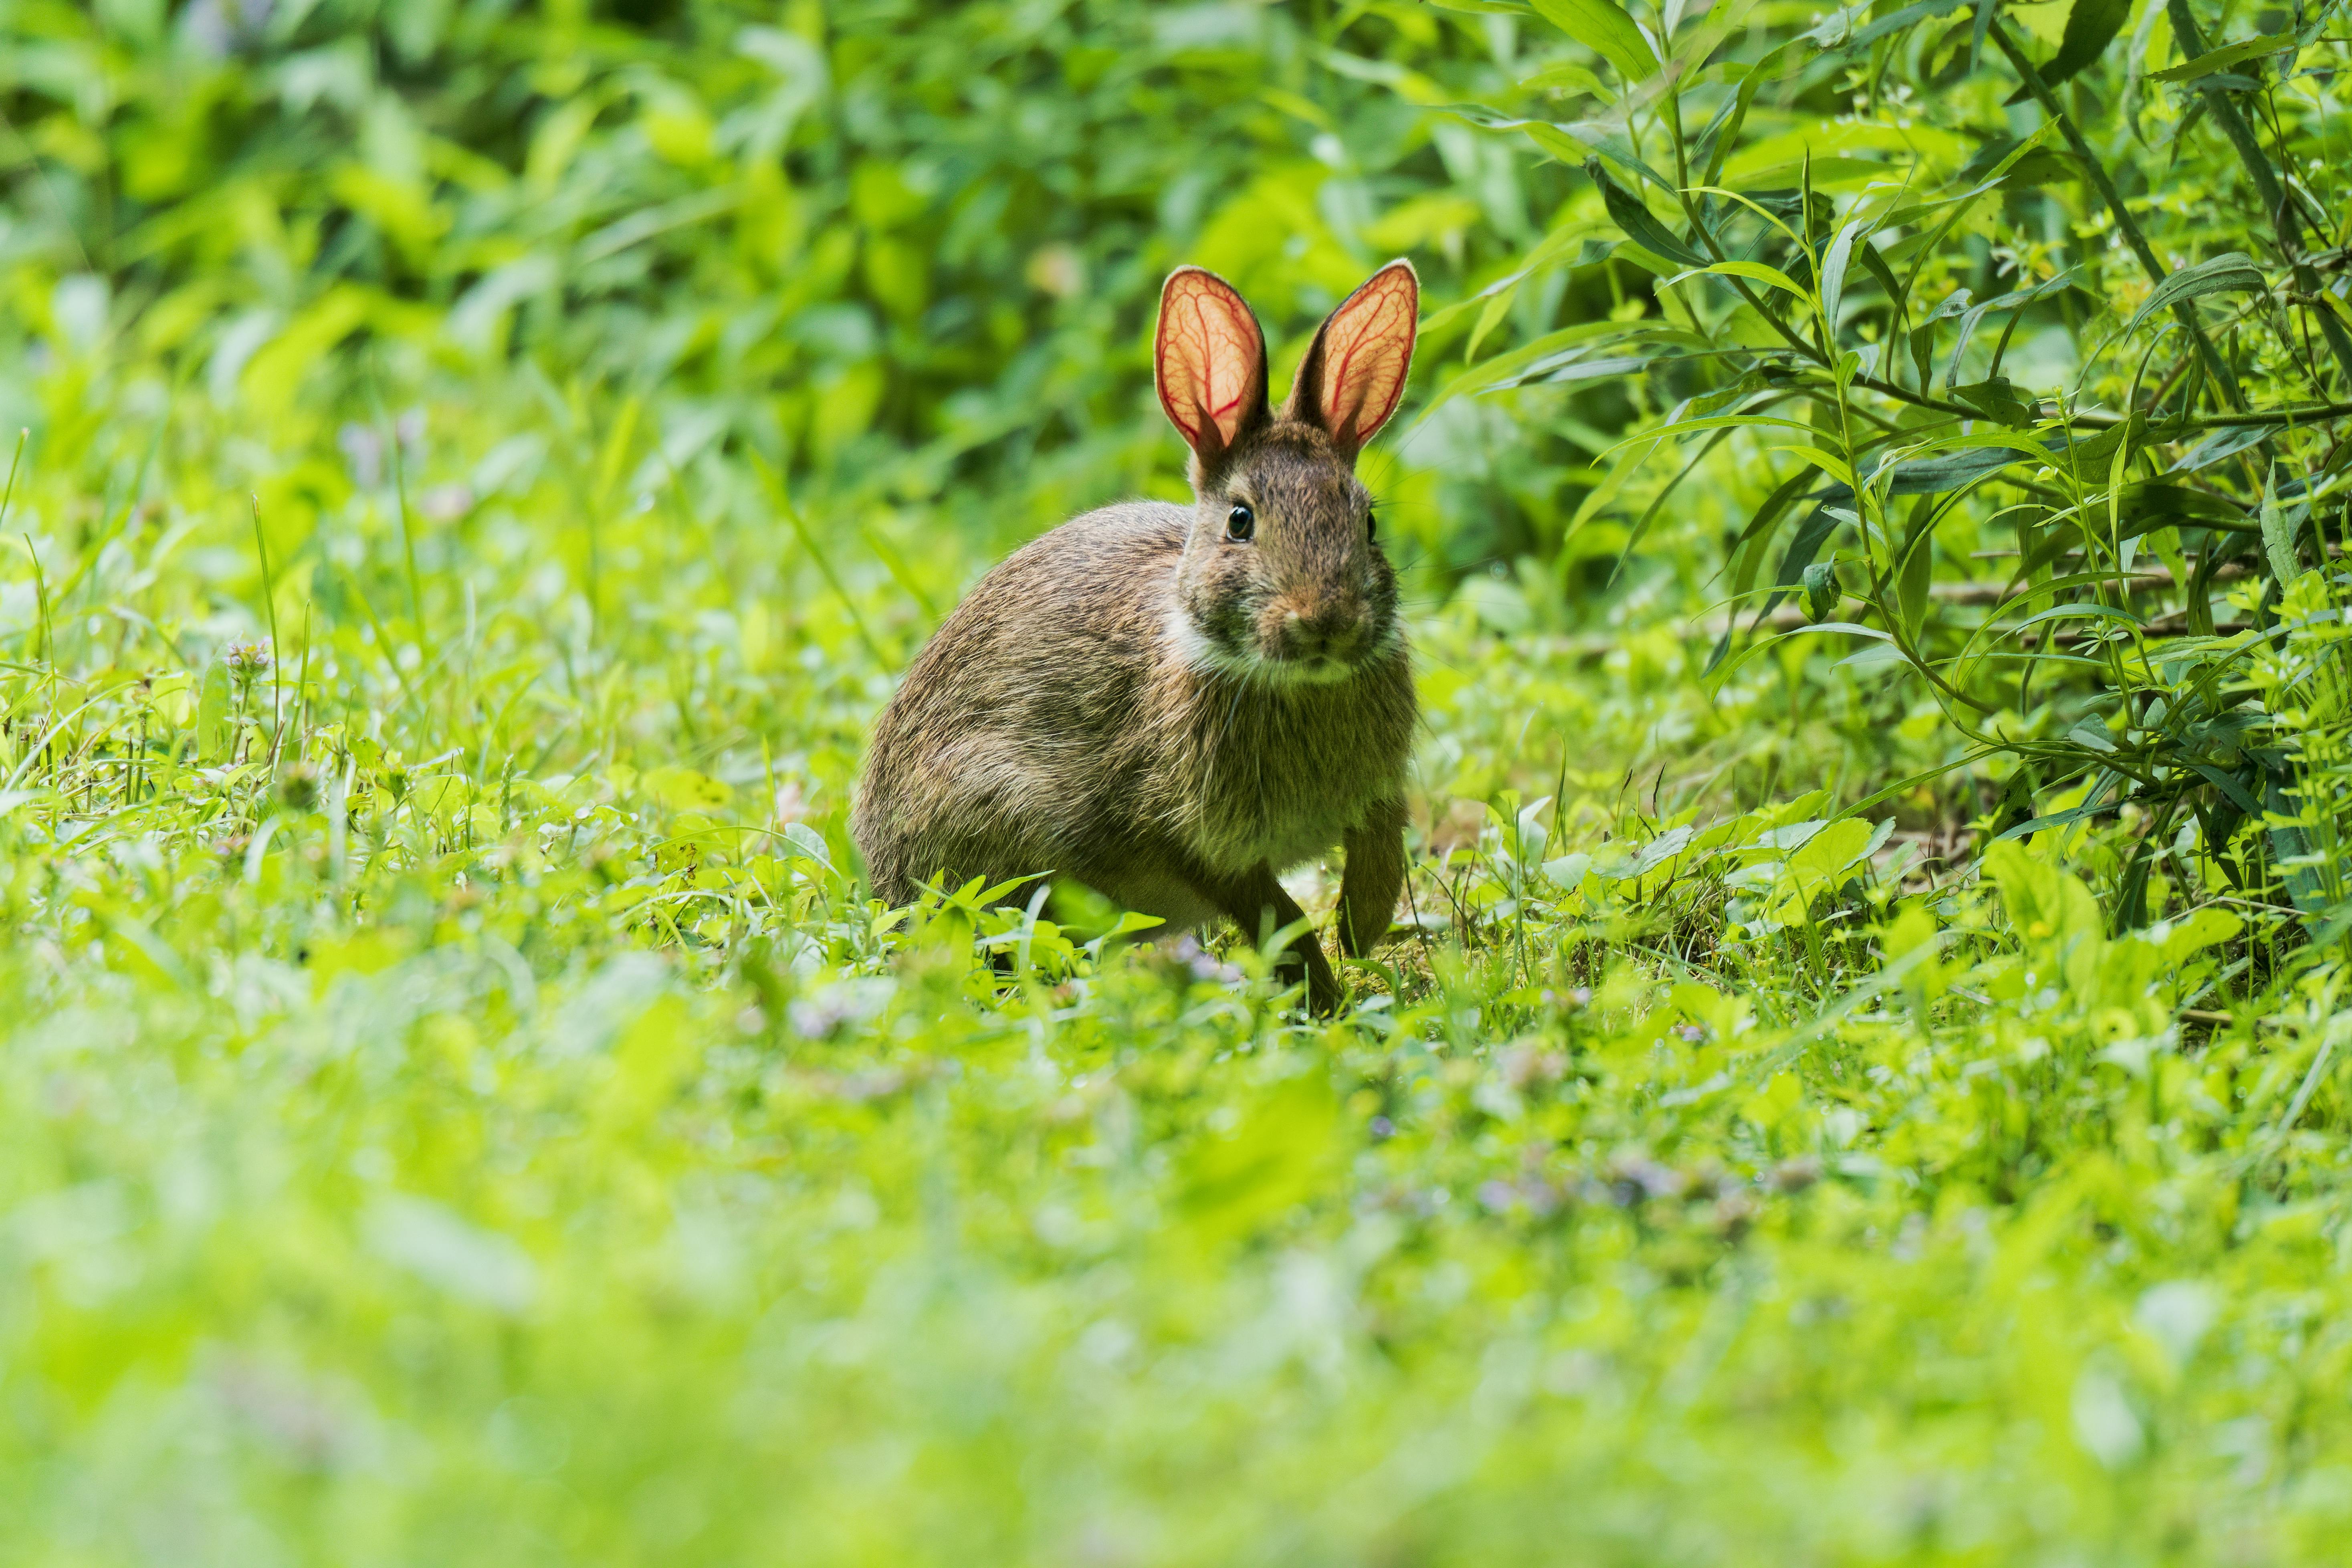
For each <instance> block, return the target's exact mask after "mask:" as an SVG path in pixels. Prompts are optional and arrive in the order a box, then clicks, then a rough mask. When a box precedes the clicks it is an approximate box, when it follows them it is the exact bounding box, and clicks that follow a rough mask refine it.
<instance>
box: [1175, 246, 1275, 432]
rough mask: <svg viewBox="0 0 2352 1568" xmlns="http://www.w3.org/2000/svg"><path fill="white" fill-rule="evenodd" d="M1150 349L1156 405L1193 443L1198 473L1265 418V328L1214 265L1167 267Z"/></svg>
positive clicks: (1265, 421)
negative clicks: (1156, 386) (1259, 326)
mask: <svg viewBox="0 0 2352 1568" xmlns="http://www.w3.org/2000/svg"><path fill="white" fill-rule="evenodd" d="M1151 352H1152V362H1153V371H1154V374H1156V375H1157V376H1158V378H1159V382H1160V407H1162V408H1165V409H1166V410H1167V411H1168V418H1169V421H1170V422H1171V424H1173V425H1174V426H1176V428H1177V429H1178V430H1180V431H1181V432H1182V433H1183V437H1184V439H1185V440H1186V441H1187V442H1189V443H1190V444H1191V445H1192V452H1193V455H1194V457H1195V458H1197V459H1198V463H1199V467H1198V468H1197V469H1196V476H1197V477H1202V478H1205V477H1206V476H1207V475H1209V474H1210V473H1212V472H1213V471H1214V470H1215V468H1216V467H1217V465H1218V463H1219V462H1220V460H1221V459H1223V457H1224V455H1225V453H1226V452H1227V451H1229V450H1230V449H1231V448H1232V447H1233V446H1234V442H1236V441H1238V440H1239V439H1240V438H1241V437H1243V436H1244V434H1246V433H1247V432H1249V431H1252V430H1255V429H1256V428H1258V427H1259V426H1263V425H1265V424H1266V423H1267V422H1268V420H1269V419H1271V418H1272V415H1270V414H1269V413H1268V412H1267V409H1266V404H1265V334H1264V333H1262V332H1260V331H1258V329H1257V318H1256V317H1255V316H1254V315H1252V314H1251V313H1250V308H1249V306H1248V305H1246V304H1244V302H1243V300H1242V297H1241V296H1240V295H1239V294H1238V293H1236V292H1234V286H1233V285H1232V284H1230V283H1228V282H1226V281H1225V280H1224V279H1222V278H1220V277H1218V276H1217V275H1216V274H1215V273H1213V272H1204V271H1202V269H1201V268H1197V267H1180V268H1177V269H1176V270H1175V271H1173V272H1171V273H1170V274H1169V275H1168V282H1167V284H1166V285H1165V286H1164V287H1163V288H1161V289H1160V331H1159V333H1158V335H1157V336H1156V338H1155V339H1154V340H1153V342H1152V351H1151Z"/></svg>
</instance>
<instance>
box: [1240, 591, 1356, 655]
mask: <svg viewBox="0 0 2352 1568" xmlns="http://www.w3.org/2000/svg"><path fill="white" fill-rule="evenodd" d="M1371 640H1372V638H1371V617H1370V616H1368V615H1367V614H1366V613H1365V610H1364V604H1363V601H1362V600H1361V599H1359V598H1357V597H1356V596H1355V595H1352V594H1350V595H1335V596H1333V597H1330V598H1309V597H1307V596H1305V595H1295V594H1286V595H1281V596H1279V597H1277V598H1276V599H1275V600H1274V602H1273V603H1272V604H1270V605H1267V606H1266V608H1265V613H1264V614H1263V615H1262V616H1260V617H1259V621H1258V644H1259V647H1262V648H1263V649H1265V656H1266V657H1267V658H1271V659H1275V660H1277V661H1279V662H1280V663H1283V664H1286V665H1292V666H1295V667H1297V668H1299V669H1300V670H1301V671H1302V672H1305V671H1308V670H1314V671H1321V670H1327V669H1328V670H1330V671H1332V672H1333V673H1337V672H1338V671H1339V670H1341V669H1345V668H1351V667H1353V666H1354V665H1355V664H1356V663H1357V662H1358V661H1360V659H1361V658H1363V656H1364V654H1365V653H1366V652H1367V651H1368V650H1369V649H1370V646H1371Z"/></svg>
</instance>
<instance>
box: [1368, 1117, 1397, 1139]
mask: <svg viewBox="0 0 2352 1568" xmlns="http://www.w3.org/2000/svg"><path fill="white" fill-rule="evenodd" d="M1371 1131H1372V1137H1373V1139H1374V1140H1375V1141H1381V1142H1384V1141H1386V1140H1388V1139H1391V1138H1393V1137H1395V1136H1396V1123H1395V1122H1393V1121H1390V1120H1389V1119H1388V1118H1387V1117H1385V1116H1375V1117H1373V1118H1372V1128H1371Z"/></svg>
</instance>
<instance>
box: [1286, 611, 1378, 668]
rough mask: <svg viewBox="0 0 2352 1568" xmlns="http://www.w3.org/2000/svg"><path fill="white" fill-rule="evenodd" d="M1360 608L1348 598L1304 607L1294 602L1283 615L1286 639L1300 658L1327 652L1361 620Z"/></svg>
mask: <svg viewBox="0 0 2352 1568" xmlns="http://www.w3.org/2000/svg"><path fill="white" fill-rule="evenodd" d="M1363 618H1364V613H1363V611H1362V609H1361V608H1360V607H1359V606H1357V605H1354V604H1352V603H1349V602H1348V601H1346V600H1331V601H1328V602H1326V603H1323V604H1320V605H1307V606H1306V607H1304V608H1301V607H1298V606H1293V607H1292V609H1291V611H1290V613H1289V614H1288V615H1286V616H1284V617H1283V632H1284V636H1285V640H1286V641H1287V642H1288V643H1289V644H1290V646H1291V647H1292V648H1293V649H1294V650H1296V652H1297V655H1298V656H1299V657H1301V658H1312V657H1314V656H1315V655H1318V654H1321V653H1325V652H1328V651H1329V650H1330V648H1331V647H1333V646H1334V645H1336V644H1339V643H1344V642H1346V641H1347V640H1348V639H1349V637H1352V636H1353V635H1354V634H1355V631H1356V629H1357V627H1358V626H1360V624H1361V623H1362V621H1363Z"/></svg>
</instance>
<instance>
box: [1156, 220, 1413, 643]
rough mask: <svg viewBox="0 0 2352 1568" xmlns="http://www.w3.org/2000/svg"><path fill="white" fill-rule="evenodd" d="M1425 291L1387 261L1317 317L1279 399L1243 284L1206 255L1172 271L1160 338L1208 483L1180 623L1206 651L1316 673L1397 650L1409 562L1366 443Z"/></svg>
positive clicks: (1160, 363)
mask: <svg viewBox="0 0 2352 1568" xmlns="http://www.w3.org/2000/svg"><path fill="white" fill-rule="evenodd" d="M1420 302H1421V285H1420V281H1419V279H1416V278H1415V277H1414V276H1413V270H1412V264H1411V263H1409V262H1404V261H1392V262H1391V263H1389V264H1388V265H1387V266H1386V267H1383V268H1381V269H1380V271H1378V272H1376V273H1374V274H1373V275H1372V277H1371V279H1370V280H1369V281H1368V282H1366V283H1365V284H1364V286H1363V287H1362V288H1360V289H1357V290H1356V291H1355V292H1354V293H1353V294H1350V295H1349V296H1348V298H1347V299H1346V300H1344V301H1343V302H1342V303H1341V304H1340V306H1339V309H1338V310H1334V311H1332V312H1331V314H1330V315H1329V316H1328V317H1327V318H1325V320H1324V322H1323V324H1322V326H1321V327H1319V328H1318V329H1317V331H1316V333H1315V341H1314V342H1313V343H1311V344H1310V345H1309V346H1308V348H1307V357H1306V358H1305V359H1304V360H1302V361H1301V362H1300V363H1299V367H1298V377H1297V381H1296V382H1294V383H1293V384H1292V385H1291V389H1290V397H1289V400H1288V401H1287V402H1286V403H1285V404H1284V405H1282V408H1281V410H1280V412H1278V413H1277V412H1276V411H1275V410H1274V409H1273V408H1271V407H1270V406H1269V405H1268V404H1267V402H1266V387H1265V382H1266V369H1265V336H1264V334H1262V333H1261V332H1260V331H1258V325H1257V318H1256V317H1255V316H1254V315H1253V314H1251V312H1250V308H1249V306H1248V305H1246V304H1244V302H1243V300H1242V297H1241V295H1240V294H1238V293H1236V292H1235V291H1234V287H1233V285H1231V284H1230V283H1227V282H1226V281H1225V280H1224V279H1222V278H1219V277H1218V276H1216V275H1215V274H1214V273H1212V272H1204V271H1202V270H1201V269H1200V268H1197V267H1184V268H1178V269H1177V270H1176V271H1175V272H1174V273H1172V274H1171V275H1170V277H1169V279H1168V282H1167V285H1166V287H1165V288H1164V289H1161V291H1160V330H1159V332H1158V334H1157V337H1156V339H1155V342H1154V350H1153V353H1154V360H1155V367H1156V370H1157V373H1158V376H1159V382H1160V406H1161V407H1163V408H1165V409H1166V410H1167V411H1168V417H1169V418H1170V419H1171V421H1172V422H1174V424H1175V426H1176V428H1177V429H1178V430H1179V431H1180V432H1181V433H1182V435H1183V437H1184V439H1185V440H1186V441H1187V442H1189V443H1190V444H1191V446H1192V488H1193V490H1194V491H1195V493H1196V494H1197V495H1198V496H1199V498H1200V500H1199V504H1198V506H1197V508H1196V510H1195V514H1194V517H1193V520H1192V532H1191V534H1190V536H1189V537H1188V538H1187V539H1186V541H1185V545H1184V560H1183V564H1182V566H1181V569H1180V570H1179V573H1178V576H1177V595H1176V596H1177V608H1176V611H1175V625H1174V626H1173V628H1172V629H1173V631H1174V632H1175V635H1176V640H1177V642H1178V645H1179V646H1180V647H1182V648H1183V649H1184V650H1185V651H1186V655H1187V657H1188V658H1191V659H1192V662H1193V663H1195V664H1197V665H1204V666H1208V667H1211V668H1217V669H1222V670H1224V671H1227V672H1230V673H1234V674H1239V675H1244V676H1247V677H1251V678H1254V679H1262V680H1266V681H1270V682H1278V683H1284V684H1293V683H1317V682H1323V681H1333V680H1342V679H1347V678H1348V677H1349V676H1350V675H1352V674H1353V673H1355V671H1356V670H1357V669H1358V668H1360V667H1361V666H1362V665H1363V664H1364V663H1365V662H1366V661H1368V660H1370V659H1372V658H1376V657H1380V656H1382V655H1385V654H1389V653H1391V652H1393V651H1394V649H1395V647H1396V646H1397V637H1398V630H1397V594H1396V574H1395V572H1394V571H1393V570H1391V567H1390V565H1389V563H1388V559H1387V557H1385V556H1384V555H1382V554H1381V548H1380V542H1379V533H1378V522H1377V520H1376V519H1375V518H1374V516H1373V512H1372V498H1371V495H1370V492H1369V491H1367V490H1366V489H1364V487H1363V486H1362V484H1360V482H1358V480H1357V479H1356V454H1357V452H1358V451H1359V450H1360V448H1361V447H1363V445H1364V443H1365V442H1367V441H1369V440H1370V439H1371V437H1372V435H1373V432H1375V431H1377V430H1378V429H1380V427H1381V426H1382V425H1383V424H1385V423H1386V422H1387V421H1388V418H1389V416H1390V415H1391V414H1393V413H1395V412H1396V407H1397V404H1398V403H1399V402H1400V401H1401V400H1402V398H1403V396H1404V383H1405V373H1406V372H1407V371H1408V370H1409V369H1410V368H1411V367H1412V340H1413V329H1414V323H1415V319H1416V317H1417V315H1418V313H1419V309H1420Z"/></svg>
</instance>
